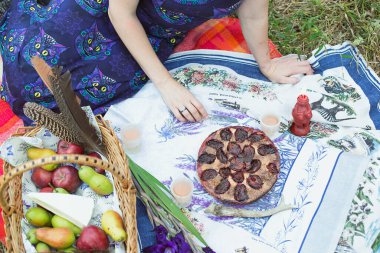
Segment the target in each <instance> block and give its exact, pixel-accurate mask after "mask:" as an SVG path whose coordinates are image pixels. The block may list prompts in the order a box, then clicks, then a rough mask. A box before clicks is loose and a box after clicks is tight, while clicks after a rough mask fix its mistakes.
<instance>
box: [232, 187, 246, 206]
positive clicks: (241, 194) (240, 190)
mask: <svg viewBox="0 0 380 253" xmlns="http://www.w3.org/2000/svg"><path fill="white" fill-rule="evenodd" d="M234 198H235V200H237V201H239V202H243V201H246V200H247V199H248V193H247V187H246V186H245V185H244V184H238V185H237V186H236V187H235V191H234Z"/></svg>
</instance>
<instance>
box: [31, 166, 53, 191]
mask: <svg viewBox="0 0 380 253" xmlns="http://www.w3.org/2000/svg"><path fill="white" fill-rule="evenodd" d="M52 177H53V173H52V172H51V171H47V170H44V169H43V168H41V167H38V168H35V169H33V173H32V181H33V183H34V184H35V185H36V186H37V187H38V188H44V187H47V186H49V184H50V182H51V180H52Z"/></svg>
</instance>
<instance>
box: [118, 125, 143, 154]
mask: <svg viewBox="0 0 380 253" xmlns="http://www.w3.org/2000/svg"><path fill="white" fill-rule="evenodd" d="M121 136H122V141H123V144H124V146H125V147H126V148H127V149H129V150H135V149H137V148H138V147H139V146H140V144H141V131H140V127H139V125H136V124H129V125H126V126H124V127H123V130H122V133H121Z"/></svg>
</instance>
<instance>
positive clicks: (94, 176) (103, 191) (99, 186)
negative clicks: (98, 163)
mask: <svg viewBox="0 0 380 253" xmlns="http://www.w3.org/2000/svg"><path fill="white" fill-rule="evenodd" d="M78 173H79V178H80V179H81V180H82V181H83V182H85V183H86V184H88V185H89V186H90V188H91V189H92V190H93V191H94V192H96V193H97V194H99V195H108V194H111V193H112V192H113V186H112V183H111V181H110V180H109V179H108V178H107V177H106V176H104V175H102V174H99V173H96V171H95V170H94V169H93V168H91V167H88V166H81V167H80V169H79V172H78Z"/></svg>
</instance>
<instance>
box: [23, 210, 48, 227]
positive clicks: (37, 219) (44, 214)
mask: <svg viewBox="0 0 380 253" xmlns="http://www.w3.org/2000/svg"><path fill="white" fill-rule="evenodd" d="M25 217H26V219H27V220H28V222H29V223H30V224H32V225H33V226H36V227H44V226H49V224H50V219H51V217H50V215H49V212H48V211H46V210H45V209H43V208H41V207H31V208H29V209H28V211H27V212H26V214H25Z"/></svg>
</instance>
